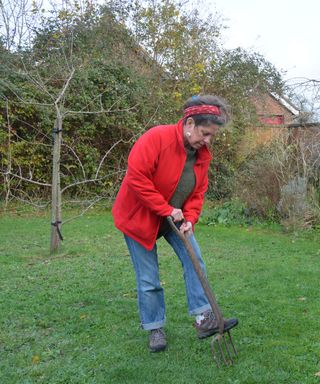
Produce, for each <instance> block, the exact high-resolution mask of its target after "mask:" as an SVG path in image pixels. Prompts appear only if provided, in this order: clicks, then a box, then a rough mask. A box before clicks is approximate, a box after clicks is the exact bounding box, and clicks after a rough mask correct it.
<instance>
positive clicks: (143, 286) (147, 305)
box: [124, 231, 211, 330]
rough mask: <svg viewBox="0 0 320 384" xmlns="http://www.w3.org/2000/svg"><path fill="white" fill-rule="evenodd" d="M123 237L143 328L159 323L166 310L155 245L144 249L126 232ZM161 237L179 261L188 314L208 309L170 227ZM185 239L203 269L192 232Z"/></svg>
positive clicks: (163, 321)
mask: <svg viewBox="0 0 320 384" xmlns="http://www.w3.org/2000/svg"><path fill="white" fill-rule="evenodd" d="M124 237H125V240H126V243H127V246H128V249H129V253H130V255H131V260H132V263H133V266H134V269H135V273H136V283H137V293H138V307H139V313H140V320H141V327H142V328H143V329H145V330H151V329H157V328H160V327H163V326H164V324H165V320H166V314H165V302H164V292H163V288H162V287H161V284H160V279H159V265H158V254H157V245H156V244H155V245H154V247H153V249H152V250H151V251H148V250H146V249H145V248H144V247H143V246H142V245H141V244H139V243H138V242H136V241H135V240H133V239H131V238H130V237H128V236H126V235H124ZM164 238H165V239H166V241H167V242H168V243H169V244H170V245H171V246H172V248H173V249H174V251H175V253H176V254H177V256H178V257H179V259H180V262H181V264H182V268H183V277H184V281H185V287H186V294H187V301H188V307H189V313H190V315H199V314H201V313H203V312H204V311H206V310H208V309H210V308H211V307H210V304H209V303H208V300H207V298H206V295H205V293H204V291H203V289H202V286H201V283H200V281H199V278H198V276H197V274H196V272H195V270H194V268H193V265H192V262H191V259H190V257H189V255H188V253H187V250H186V248H185V247H184V245H183V243H182V241H181V239H180V238H179V237H178V236H177V235H176V234H175V233H174V232H173V231H170V232H168V233H167V234H165V235H164ZM189 241H190V242H191V244H192V247H193V249H194V251H195V254H196V256H197V258H198V260H199V262H200V265H201V268H202V269H203V271H204V272H205V265H204V263H203V260H202V257H201V253H200V249H199V246H198V244H197V242H196V239H195V237H194V235H193V234H192V235H190V236H189Z"/></svg>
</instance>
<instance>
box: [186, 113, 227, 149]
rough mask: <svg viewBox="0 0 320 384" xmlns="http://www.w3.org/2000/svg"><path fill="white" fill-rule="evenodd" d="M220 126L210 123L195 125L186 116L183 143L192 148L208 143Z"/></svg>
mask: <svg viewBox="0 0 320 384" xmlns="http://www.w3.org/2000/svg"><path fill="white" fill-rule="evenodd" d="M219 128H220V126H219V125H217V124H211V125H209V126H202V125H197V126H195V124H194V121H193V119H192V118H188V120H187V121H186V124H185V126H184V139H185V144H187V145H189V146H190V147H192V148H193V149H199V148H201V147H202V146H204V145H210V143H211V141H212V139H213V138H214V137H215V136H216V134H217V133H218V131H219Z"/></svg>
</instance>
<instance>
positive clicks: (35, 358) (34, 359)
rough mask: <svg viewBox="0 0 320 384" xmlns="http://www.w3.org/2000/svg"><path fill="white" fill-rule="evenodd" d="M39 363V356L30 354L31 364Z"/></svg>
mask: <svg viewBox="0 0 320 384" xmlns="http://www.w3.org/2000/svg"><path fill="white" fill-rule="evenodd" d="M39 363H40V356H39V355H34V356H32V364H39Z"/></svg>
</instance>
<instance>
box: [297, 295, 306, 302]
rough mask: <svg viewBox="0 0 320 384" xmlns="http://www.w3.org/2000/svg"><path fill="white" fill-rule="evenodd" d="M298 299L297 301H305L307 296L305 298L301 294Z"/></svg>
mask: <svg viewBox="0 0 320 384" xmlns="http://www.w3.org/2000/svg"><path fill="white" fill-rule="evenodd" d="M298 300H299V301H306V300H307V298H306V297H303V296H301V297H298Z"/></svg>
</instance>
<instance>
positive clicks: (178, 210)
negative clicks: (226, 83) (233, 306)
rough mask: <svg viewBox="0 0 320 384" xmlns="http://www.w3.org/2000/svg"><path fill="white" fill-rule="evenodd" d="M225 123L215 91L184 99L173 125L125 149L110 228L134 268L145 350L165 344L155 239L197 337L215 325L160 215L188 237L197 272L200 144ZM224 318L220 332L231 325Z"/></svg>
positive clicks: (206, 155) (204, 159)
mask: <svg viewBox="0 0 320 384" xmlns="http://www.w3.org/2000/svg"><path fill="white" fill-rule="evenodd" d="M227 121H228V113H227V108H226V105H225V104H224V102H223V101H222V100H221V99H220V98H219V97H217V96H211V95H204V96H197V97H192V98H191V99H189V100H188V101H187V102H186V104H185V105H184V116H183V119H181V120H180V121H179V122H178V123H177V124H174V125H161V126H157V127H154V128H151V129H150V130H148V131H147V132H146V133H144V134H143V135H142V136H141V137H140V138H139V139H138V140H137V142H136V143H135V145H134V146H133V148H132V150H131V152H130V154H129V158H128V169H127V173H126V175H125V177H124V179H123V182H122V185H121V187H120V190H119V193H118V195H117V198H116V200H115V203H114V206H113V209H112V212H113V216H114V222H115V226H116V227H117V228H118V229H119V230H120V231H122V232H123V233H124V237H125V241H126V243H127V246H128V249H129V252H130V255H131V259H132V263H133V266H134V269H135V273H136V283H137V293H138V306H139V312H140V319H141V326H142V328H143V329H145V330H148V331H149V348H150V351H152V352H158V351H161V350H164V349H165V348H166V337H165V333H164V330H163V327H164V325H165V303H164V294H163V288H162V287H161V285H160V279H159V268H158V256H157V245H156V240H157V239H158V238H160V237H161V236H163V237H164V238H165V239H166V241H167V242H168V243H169V244H170V245H171V246H172V248H173V249H174V251H175V253H176V254H177V256H178V257H179V259H180V261H181V264H182V267H183V271H184V280H185V286H186V294H187V300H188V307H189V313H190V314H191V315H194V316H196V321H195V324H194V325H195V328H196V330H197V334H198V337H199V338H204V337H207V336H210V335H212V334H214V333H217V332H218V324H217V321H216V320H215V318H214V315H213V313H212V311H211V307H210V304H209V303H208V300H207V298H206V296H205V294H204V292H203V289H202V286H201V284H200V281H199V279H198V277H197V275H196V273H195V271H194V268H193V266H192V263H191V260H190V258H189V255H188V254H187V251H186V249H185V247H184V245H183V243H182V241H181V239H179V237H178V236H177V235H176V234H175V233H174V232H173V231H172V230H170V227H169V224H168V222H167V220H166V217H167V216H172V218H173V220H174V222H176V223H177V224H178V225H179V228H180V231H181V232H183V233H184V234H185V235H187V236H189V240H190V242H191V244H192V246H193V248H194V250H195V253H196V255H197V257H198V259H199V262H200V265H201V267H202V268H203V270H204V271H205V266H204V263H203V260H202V257H201V253H200V249H199V247H198V244H197V242H196V240H195V237H194V235H193V230H194V225H195V224H196V222H197V221H198V219H199V215H200V212H201V209H202V205H203V200H204V194H205V192H206V190H207V186H208V167H209V163H210V160H211V154H210V151H209V149H208V146H209V144H210V142H211V140H212V139H213V138H214V136H215V135H216V134H217V133H218V131H219V129H220V127H221V126H223V125H224V124H226V122H227ZM237 323H238V321H237V319H229V320H225V330H227V329H231V328H232V327H234V326H235V325H237Z"/></svg>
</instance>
